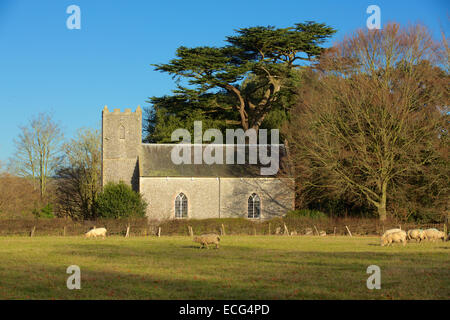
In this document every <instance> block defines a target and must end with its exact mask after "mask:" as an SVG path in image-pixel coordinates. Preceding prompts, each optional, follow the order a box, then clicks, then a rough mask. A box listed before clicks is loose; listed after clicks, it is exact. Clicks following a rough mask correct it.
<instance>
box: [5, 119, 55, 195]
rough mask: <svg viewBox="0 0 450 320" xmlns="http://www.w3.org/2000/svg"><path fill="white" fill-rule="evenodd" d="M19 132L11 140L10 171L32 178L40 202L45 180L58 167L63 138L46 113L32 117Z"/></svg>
mask: <svg viewBox="0 0 450 320" xmlns="http://www.w3.org/2000/svg"><path fill="white" fill-rule="evenodd" d="M20 130H21V132H20V134H19V137H18V138H17V139H15V140H14V144H15V146H16V152H15V154H14V156H13V157H12V158H11V159H10V170H11V171H13V172H15V173H16V174H17V175H19V176H22V177H28V178H31V179H32V180H33V183H35V187H36V188H39V193H40V196H41V199H42V198H43V197H44V196H45V194H46V191H47V181H48V178H49V177H50V176H51V175H52V174H53V173H54V171H55V169H56V168H57V166H58V164H59V163H60V159H61V158H60V154H61V143H62V141H63V135H62V132H61V129H60V127H59V125H58V124H57V123H56V122H54V121H53V119H52V117H51V116H50V115H48V114H45V113H40V114H38V115H37V116H35V117H33V118H32V119H31V120H30V121H29V123H28V125H27V126H22V127H20Z"/></svg>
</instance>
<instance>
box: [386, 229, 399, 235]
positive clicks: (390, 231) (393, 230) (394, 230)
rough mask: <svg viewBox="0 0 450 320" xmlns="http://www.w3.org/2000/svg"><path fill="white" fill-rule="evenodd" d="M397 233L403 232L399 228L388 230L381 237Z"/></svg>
mask: <svg viewBox="0 0 450 320" xmlns="http://www.w3.org/2000/svg"><path fill="white" fill-rule="evenodd" d="M399 231H403V230H402V229H399V228H394V229H389V230H386V232H385V233H383V235H388V234H389V233H393V232H399Z"/></svg>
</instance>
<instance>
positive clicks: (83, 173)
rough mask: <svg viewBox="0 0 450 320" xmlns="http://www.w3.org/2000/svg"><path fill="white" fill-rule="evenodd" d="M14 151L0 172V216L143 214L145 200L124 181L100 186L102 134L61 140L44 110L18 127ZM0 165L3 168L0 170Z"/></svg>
mask: <svg viewBox="0 0 450 320" xmlns="http://www.w3.org/2000/svg"><path fill="white" fill-rule="evenodd" d="M15 144H16V153H15V154H14V156H13V157H12V158H11V160H10V163H9V165H8V167H7V171H6V172H3V173H0V218H31V217H34V218H55V217H62V218H71V219H73V220H94V219H99V218H123V217H143V216H144V215H145V208H146V203H145V201H144V200H143V198H142V196H141V195H140V194H139V193H136V192H134V191H133V190H132V189H131V187H130V186H127V185H125V184H124V183H117V184H113V183H110V184H107V185H106V186H105V187H104V188H102V186H101V160H102V159H101V137H100V133H99V131H98V130H93V129H87V128H84V129H80V130H79V131H78V133H77V135H76V136H75V137H74V138H73V139H70V140H68V141H65V140H64V137H63V135H62V134H61V130H60V127H59V125H58V124H57V123H56V122H55V121H53V119H52V117H51V116H50V115H48V114H39V115H38V116H36V117H34V118H32V119H31V120H30V122H29V123H28V125H27V126H24V127H22V128H21V133H20V135H19V137H18V138H17V140H16V141H15ZM0 169H1V168H0Z"/></svg>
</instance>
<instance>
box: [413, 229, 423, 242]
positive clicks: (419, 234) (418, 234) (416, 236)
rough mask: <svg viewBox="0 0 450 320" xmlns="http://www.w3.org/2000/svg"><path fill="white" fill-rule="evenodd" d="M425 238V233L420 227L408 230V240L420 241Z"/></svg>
mask: <svg viewBox="0 0 450 320" xmlns="http://www.w3.org/2000/svg"><path fill="white" fill-rule="evenodd" d="M426 239H427V235H426V233H425V231H423V230H422V229H412V230H409V231H408V240H416V242H417V241H419V242H421V241H422V240H426Z"/></svg>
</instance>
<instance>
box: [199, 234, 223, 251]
mask: <svg viewBox="0 0 450 320" xmlns="http://www.w3.org/2000/svg"><path fill="white" fill-rule="evenodd" d="M194 242H198V243H200V244H201V247H200V248H204V247H206V249H209V247H208V244H215V245H216V249H219V242H220V236H219V235H217V234H214V233H211V234H202V235H201V236H197V237H194Z"/></svg>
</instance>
